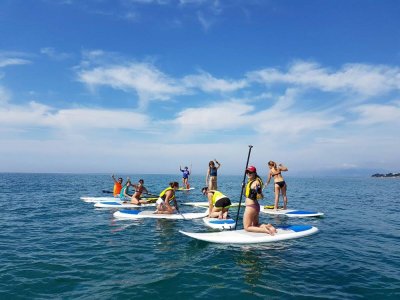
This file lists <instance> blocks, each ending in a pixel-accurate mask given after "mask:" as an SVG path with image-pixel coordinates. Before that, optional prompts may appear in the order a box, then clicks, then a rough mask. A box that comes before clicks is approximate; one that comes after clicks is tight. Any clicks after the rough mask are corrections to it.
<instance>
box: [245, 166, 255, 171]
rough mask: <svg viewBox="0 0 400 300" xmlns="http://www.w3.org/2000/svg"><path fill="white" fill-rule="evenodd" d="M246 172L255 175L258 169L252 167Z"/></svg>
mask: <svg viewBox="0 0 400 300" xmlns="http://www.w3.org/2000/svg"><path fill="white" fill-rule="evenodd" d="M246 171H247V172H253V173H255V172H257V169H256V167H254V166H250V167H248V168H247V169H246Z"/></svg>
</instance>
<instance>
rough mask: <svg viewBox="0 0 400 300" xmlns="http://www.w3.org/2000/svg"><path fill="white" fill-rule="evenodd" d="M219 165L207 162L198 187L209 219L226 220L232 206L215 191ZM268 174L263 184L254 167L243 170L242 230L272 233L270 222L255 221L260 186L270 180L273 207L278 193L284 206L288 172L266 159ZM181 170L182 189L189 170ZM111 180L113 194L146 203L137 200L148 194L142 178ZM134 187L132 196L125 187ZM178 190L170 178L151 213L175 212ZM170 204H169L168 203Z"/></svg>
mask: <svg viewBox="0 0 400 300" xmlns="http://www.w3.org/2000/svg"><path fill="white" fill-rule="evenodd" d="M220 167H221V164H220V163H219V162H218V161H217V160H216V159H214V160H213V161H210V162H209V165H208V170H207V175H206V185H207V186H205V187H204V188H202V190H201V192H202V194H203V195H205V196H206V197H207V199H208V202H209V215H208V217H209V218H219V219H227V217H228V211H229V208H230V206H231V205H232V203H231V200H230V199H229V198H228V197H227V196H226V195H224V194H223V193H222V192H220V191H218V184H217V176H218V169H219V168H220ZM268 167H269V173H268V176H267V180H266V184H264V183H263V180H262V179H261V177H260V176H259V175H258V174H257V169H256V167H254V166H249V167H248V168H247V169H246V176H247V184H246V185H245V186H244V187H243V188H244V191H243V192H244V195H245V197H246V200H245V204H246V209H245V211H244V215H243V227H244V229H245V230H246V231H252V232H265V233H268V234H271V235H273V234H275V233H276V229H275V227H274V226H272V225H271V224H260V223H259V213H260V203H259V200H261V199H262V198H264V195H263V189H265V188H266V187H267V186H268V184H269V183H270V181H271V179H273V180H274V192H275V201H274V209H275V210H276V209H278V203H279V195H280V194H282V197H283V209H286V208H287V201H288V199H287V196H286V187H287V186H286V183H285V180H284V179H283V176H282V172H285V171H288V168H287V167H285V166H284V165H282V164H279V165H277V164H276V163H275V162H274V161H269V162H268ZM179 169H180V171H181V172H182V183H183V186H184V188H186V189H189V187H190V185H189V175H190V170H189V169H188V167H185V168H184V169H182V168H181V166H180V167H179ZM112 178H113V179H114V190H113V193H114V197H117V196H119V197H120V198H121V199H129V198H130V199H131V200H130V201H131V203H133V204H137V205H140V204H146V203H148V201H147V200H143V199H141V195H142V194H143V193H146V194H149V192H148V190H147V189H146V188H145V187H144V181H143V179H140V180H139V182H138V183H137V184H132V183H131V182H130V180H129V178H128V180H127V182H126V184H125V185H122V183H123V179H122V178H118V180H116V179H115V177H114V175H112ZM130 187H132V188H134V193H133V195H130V194H129V193H128V191H129V188H130ZM178 189H179V183H178V182H176V181H174V182H170V183H169V186H168V187H167V188H165V189H164V190H163V191H162V192H161V193H160V194H159V196H158V199H157V201H156V205H157V209H156V211H155V213H161V214H164V213H165V214H172V213H176V212H177V211H178V212H179V209H178V203H177V201H176V197H175V192H176V190H178ZM171 204H172V205H173V206H172V205H171Z"/></svg>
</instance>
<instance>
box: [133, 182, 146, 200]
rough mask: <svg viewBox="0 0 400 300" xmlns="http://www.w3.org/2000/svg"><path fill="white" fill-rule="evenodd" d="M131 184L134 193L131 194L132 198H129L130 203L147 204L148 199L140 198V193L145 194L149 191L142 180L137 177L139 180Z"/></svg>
mask: <svg viewBox="0 0 400 300" xmlns="http://www.w3.org/2000/svg"><path fill="white" fill-rule="evenodd" d="M131 186H132V187H133V188H134V189H135V193H134V194H133V195H132V198H131V203H132V204H137V205H140V204H147V203H148V201H146V200H141V199H140V197H141V195H142V193H146V194H148V193H149V191H148V190H147V189H146V188H145V186H144V180H143V179H139V182H138V183H137V184H132V185H131Z"/></svg>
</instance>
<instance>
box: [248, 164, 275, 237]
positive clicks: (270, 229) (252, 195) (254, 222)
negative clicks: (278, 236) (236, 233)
mask: <svg viewBox="0 0 400 300" xmlns="http://www.w3.org/2000/svg"><path fill="white" fill-rule="evenodd" d="M246 175H247V178H248V179H247V184H246V187H245V196H246V202H245V203H246V208H245V210H244V215H243V227H244V230H246V231H251V232H265V233H268V234H271V235H274V234H275V233H276V229H275V227H274V226H272V225H271V224H260V223H259V214H260V203H258V201H259V200H260V199H262V198H263V197H264V196H263V194H262V187H263V182H262V179H261V178H260V176H258V175H257V169H256V167H254V166H250V167H248V168H247V169H246Z"/></svg>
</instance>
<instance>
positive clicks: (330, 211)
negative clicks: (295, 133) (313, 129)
mask: <svg viewBox="0 0 400 300" xmlns="http://www.w3.org/2000/svg"><path fill="white" fill-rule="evenodd" d="M124 177H125V176H124ZM130 177H131V178H132V179H133V180H138V179H139V177H138V176H135V175H132V174H130ZM140 177H142V178H144V180H145V185H146V186H147V187H148V189H149V190H150V191H151V192H154V193H159V192H160V191H161V190H162V189H163V188H165V187H166V186H167V184H168V182H169V181H174V180H176V181H180V180H181V178H180V174H176V175H146V176H140ZM241 180H242V176H219V181H218V184H219V189H220V190H221V191H223V192H225V193H226V194H227V195H228V196H229V197H230V198H231V199H232V200H233V201H238V200H239V196H240V187H241ZM286 181H287V183H288V197H289V206H290V207H291V208H298V209H312V210H317V211H322V212H324V213H325V214H326V215H325V217H324V218H314V219H313V218H306V219H294V218H290V219H289V218H285V217H282V216H281V217H271V216H268V215H265V214H261V220H262V221H264V222H271V223H272V224H311V225H314V226H317V227H318V228H319V229H320V232H318V233H317V234H315V235H312V236H309V237H305V238H301V239H295V240H290V241H284V242H279V243H273V244H262V245H251V246H228V245H217V244H210V243H205V242H200V241H195V240H192V239H190V238H188V237H185V236H183V235H181V234H180V233H179V232H178V231H179V230H180V229H184V230H186V231H197V232H201V231H203V232H204V231H208V229H207V228H206V227H205V226H204V225H203V222H202V220H177V221H172V220H154V219H145V220H139V221H116V220H114V219H113V217H112V213H113V211H110V210H96V209H94V208H93V204H92V203H85V202H83V201H82V200H80V199H79V197H81V196H105V194H102V192H101V191H102V190H103V189H111V188H112V185H113V183H112V180H111V177H110V175H108V174H107V175H104V174H102V175H92V174H90V175H71V174H8V173H3V174H0V188H1V194H0V205H1V210H0V220H1V221H0V222H1V225H2V226H1V227H2V230H1V231H0V299H110V298H112V299H128V298H129V299H173V298H179V299H210V298H215V299H221V298H226V299H319V298H320V299H323V298H324V299H400V221H399V218H400V204H399V203H400V201H399V194H400V180H399V179H376V178H322V177H321V178H291V177H286ZM191 185H192V186H193V187H196V189H195V190H193V191H190V192H186V193H185V192H180V193H179V194H178V199H179V201H180V202H185V201H205V200H206V199H205V198H204V196H202V195H201V193H200V188H201V187H202V186H203V185H204V176H192V177H191ZM272 198H273V195H272V191H271V189H269V190H268V192H267V193H266V200H264V201H263V204H267V203H268V204H272ZM148 209H149V208H148ZM181 210H182V211H184V212H189V211H202V210H200V209H197V208H193V207H189V206H181ZM231 215H233V216H234V217H235V216H236V212H234V211H232V213H231ZM239 225H240V226H238V227H240V228H241V227H242V222H241V218H240V222H239Z"/></svg>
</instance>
